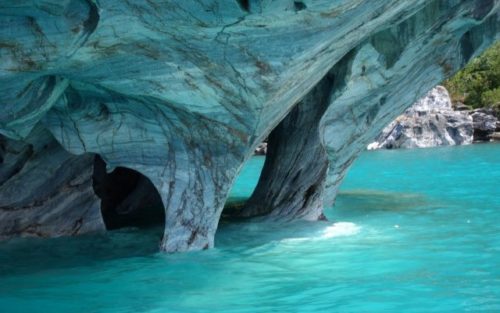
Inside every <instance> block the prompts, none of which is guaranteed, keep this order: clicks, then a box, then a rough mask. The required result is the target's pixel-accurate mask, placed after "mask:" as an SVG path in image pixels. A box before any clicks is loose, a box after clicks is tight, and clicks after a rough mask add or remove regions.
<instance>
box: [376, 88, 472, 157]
mask: <svg viewBox="0 0 500 313" xmlns="http://www.w3.org/2000/svg"><path fill="white" fill-rule="evenodd" d="M473 132H474V129H473V123H472V117H471V116H470V115H469V114H468V112H466V111H453V108H452V104H451V99H450V95H449V94H448V91H447V90H446V88H444V87H443V86H437V87H435V88H433V89H432V90H431V91H429V93H428V94H427V95H426V96H425V97H423V98H422V99H420V100H419V101H417V102H416V103H415V104H413V105H412V106H411V107H410V108H408V109H407V110H406V111H405V112H404V113H403V114H402V115H400V116H398V117H397V118H396V119H395V120H394V121H392V122H391V123H390V124H389V125H387V127H385V128H384V130H383V131H382V133H381V134H380V135H379V136H378V137H377V138H376V140H375V141H374V142H372V143H370V144H369V145H368V150H372V149H398V148H426V147H435V146H454V145H467V144H471V143H472V136H473Z"/></svg>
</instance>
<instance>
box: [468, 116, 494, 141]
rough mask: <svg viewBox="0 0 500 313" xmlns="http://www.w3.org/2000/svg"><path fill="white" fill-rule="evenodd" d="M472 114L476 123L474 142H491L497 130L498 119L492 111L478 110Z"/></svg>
mask: <svg viewBox="0 0 500 313" xmlns="http://www.w3.org/2000/svg"><path fill="white" fill-rule="evenodd" d="M470 113H471V117H472V120H473V122H474V141H490V140H491V139H493V137H494V135H493V134H494V133H495V131H496V130H497V128H498V127H497V123H498V119H497V118H496V116H495V115H494V112H493V111H492V110H488V109H476V110H474V111H472V112H470Z"/></svg>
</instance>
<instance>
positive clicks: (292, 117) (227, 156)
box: [0, 0, 500, 252]
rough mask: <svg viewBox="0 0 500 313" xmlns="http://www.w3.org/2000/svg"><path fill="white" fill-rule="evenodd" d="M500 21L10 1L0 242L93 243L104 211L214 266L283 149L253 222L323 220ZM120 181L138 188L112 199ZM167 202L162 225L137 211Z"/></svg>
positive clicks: (227, 6)
mask: <svg viewBox="0 0 500 313" xmlns="http://www.w3.org/2000/svg"><path fill="white" fill-rule="evenodd" d="M498 11H499V4H498V2H497V1H492V0H465V1H453V0H433V1H419V0H417V1H415V0H411V1H410V0H404V1H401V0H397V1H396V0H381V1H368V0H365V1H354V2H353V1H343V0H340V1H302V2H300V3H298V2H297V1H290V0H281V1H263V0H262V1H260V0H255V1H249V2H245V3H243V2H241V1H217V0H209V1H203V2H200V1H196V0H186V1H174V0H172V1H163V2H161V3H155V2H153V1H138V0H137V1H136V0H131V1H87V0H74V1H66V2H61V1H55V0H47V1H43V4H41V3H36V1H35V2H33V3H32V2H27V3H25V2H22V3H18V2H16V1H10V2H9V1H7V2H6V3H3V4H1V5H0V25H2V27H0V56H1V60H2V62H1V63H0V101H1V102H2V103H3V104H4V106H3V108H2V110H0V133H1V134H2V135H3V137H2V142H3V146H2V151H3V152H2V153H3V156H2V158H3V160H8V161H2V163H1V164H0V173H7V174H2V175H3V176H2V177H3V178H2V181H1V182H0V185H1V187H2V188H1V189H0V195H1V202H0V214H2V215H1V216H0V232H1V233H2V234H4V235H2V236H3V237H4V238H6V237H9V236H12V235H19V234H27V233H37V234H39V235H43V236H53V235H60V234H73V233H81V232H83V231H87V230H88V231H90V230H100V229H103V228H104V223H103V220H102V218H101V215H100V214H101V213H100V212H101V211H102V212H103V213H102V216H104V217H109V216H112V217H113V216H114V217H115V218H116V216H121V215H123V214H126V213H127V212H130V214H131V215H130V216H131V217H132V216H135V215H134V214H135V213H134V212H141V211H142V212H145V211H147V212H149V213H148V214H146V215H147V216H150V217H151V218H152V219H161V218H163V219H164V221H163V222H164V225H165V230H164V236H163V240H162V243H161V249H162V250H164V251H168V252H175V251H187V250H199V249H206V248H210V247H212V246H213V244H214V234H215V231H216V229H217V225H218V221H219V218H220V216H221V212H222V209H223V206H224V202H225V200H226V198H227V196H228V193H229V190H230V188H231V185H232V183H233V181H234V180H235V177H236V176H237V174H238V172H239V171H240V169H241V168H242V166H243V164H244V163H245V161H246V160H247V159H248V158H249V157H251V155H252V154H253V152H254V150H255V148H256V147H257V145H258V144H259V143H260V142H261V141H262V140H263V139H264V138H266V137H268V136H269V143H268V150H269V160H268V161H267V162H266V169H265V172H264V175H262V178H261V182H260V183H259V187H258V188H257V190H256V191H255V194H254V196H252V199H251V200H250V201H249V202H248V204H247V205H246V207H245V208H243V209H242V210H241V211H240V214H241V215H242V216H247V217H253V216H262V215H265V216H270V217H272V218H273V219H285V220H289V219H294V218H306V219H313V220H315V219H318V218H321V216H322V214H321V211H322V207H323V205H331V204H332V203H333V201H334V199H335V195H336V190H337V189H338V186H339V184H340V183H341V181H342V179H343V177H344V176H345V173H346V171H347V169H348V168H349V166H350V164H351V163H352V162H353V161H354V160H355V158H356V157H357V155H358V154H359V153H360V152H361V151H362V150H363V149H364V148H365V147H366V145H367V144H368V143H369V142H370V141H371V140H373V138H374V137H375V136H376V135H377V134H378V133H379V132H380V131H381V130H382V129H383V127H384V126H385V125H387V124H388V123H389V122H390V121H391V120H393V119H394V118H395V117H396V116H398V115H399V114H401V113H402V112H403V111H404V110H405V109H406V108H407V107H408V106H410V105H411V104H412V103H414V102H415V101H416V100H417V99H419V98H420V97H422V96H423V95H424V94H425V93H426V92H427V91H428V90H430V89H431V88H432V87H434V86H435V85H437V84H438V83H439V82H440V81H442V80H443V79H444V78H446V77H449V76H450V75H452V74H453V73H454V72H455V71H456V70H458V69H459V68H461V67H463V66H464V65H465V64H466V63H467V62H468V61H469V60H470V59H471V58H472V57H474V56H475V55H477V54H478V53H479V52H481V51H483V50H484V49H485V48H486V47H488V45H490V44H491V43H492V42H493V41H494V40H496V39H497V38H498V33H499V26H500V22H499V15H498ZM273 129H274V130H273ZM37 134H44V135H43V136H47V137H43V136H42V135H37ZM33 136H35V137H33ZM40 136H42V137H43V138H47V139H36V138H39V137H40ZM49 138H50V139H49ZM45 141H50V142H51V147H53V149H54V152H50V153H49V154H50V157H48V156H47V155H46V154H45V152H44V151H45V150H44V148H43V145H41V146H40V143H42V142H45ZM4 147H13V148H8V149H5V148H4ZM14 147H15V148H14ZM30 147H31V148H30ZM96 156H98V157H99V158H100V159H101V160H102V162H103V163H99V162H100V161H98V162H97V163H96V161H95V158H96ZM22 164H24V166H23V165H22ZM18 165H19V166H18ZM61 166H62V167H61ZM103 166H104V167H103ZM104 168H105V170H104ZM115 170H117V171H118V172H114V171H115ZM129 170H130V171H133V172H129ZM122 171H124V172H122ZM104 172H106V173H104ZM120 172H122V174H119V173H120ZM30 173H33V174H30ZM113 173H114V174H113ZM94 174H95V175H94ZM139 174H140V176H138V175H139ZM121 175H123V176H121ZM117 176H118V177H125V180H126V181H125V182H124V183H123V186H121V187H119V188H101V187H102V186H101V187H99V186H100V185H99V184H100V183H102V182H111V183H112V184H121V182H120V180H119V179H118V180H116V179H115V177H117ZM105 184H106V183H105ZM93 187H96V188H95V189H94V188H93ZM153 187H154V188H153ZM153 189H154V190H155V191H156V192H157V193H158V194H157V195H154V196H151V193H153V194H154V192H153V191H152V190H153ZM103 190H108V191H109V192H110V193H114V192H115V191H113V190H118V194H119V195H118V196H116V195H115V196H113V195H108V196H106V195H103V194H102V191H103ZM120 193H126V194H120ZM99 194H100V197H101V198H100V197H99V196H98V195H99ZM20 195H21V196H20ZM100 199H101V200H100ZM160 200H161V201H160ZM160 202H161V204H162V206H163V209H164V212H163V214H158V212H155V211H154V210H149V209H144V210H142V209H138V206H139V204H140V203H150V204H151V205H148V206H149V207H153V206H157V204H158V203H160ZM104 207H106V208H105V209H103V208H104ZM109 208H111V213H110V211H109V210H110V209H109ZM22 210H25V211H24V212H25V213H21V212H23V211H22ZM130 220H136V218H131V219H130ZM146 220H147V218H146ZM120 221H122V222H119V223H118V225H120V224H121V223H122V224H127V223H129V222H128V221H127V219H126V218H124V217H123V216H121V217H120ZM106 224H107V225H110V223H109V221H108V222H106ZM47 225H49V226H47ZM113 227H114V226H113ZM118 227H119V226H118Z"/></svg>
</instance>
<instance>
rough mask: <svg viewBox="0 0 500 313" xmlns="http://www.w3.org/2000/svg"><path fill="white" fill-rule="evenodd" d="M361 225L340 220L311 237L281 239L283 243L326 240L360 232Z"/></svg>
mask: <svg viewBox="0 0 500 313" xmlns="http://www.w3.org/2000/svg"><path fill="white" fill-rule="evenodd" d="M360 230H361V227H359V226H358V225H356V224H354V223H350V222H338V223H333V224H332V225H330V226H328V227H326V228H325V229H324V230H323V231H322V232H320V233H319V234H317V235H315V236H311V237H298V238H287V239H283V240H280V242H281V243H297V242H304V241H317V240H325V239H330V238H335V237H347V236H353V235H356V234H358V233H359V231H360Z"/></svg>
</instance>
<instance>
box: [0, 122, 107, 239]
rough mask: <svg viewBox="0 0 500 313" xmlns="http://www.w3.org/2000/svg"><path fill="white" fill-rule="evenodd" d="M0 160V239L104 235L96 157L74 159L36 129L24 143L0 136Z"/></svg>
mask: <svg viewBox="0 0 500 313" xmlns="http://www.w3.org/2000/svg"><path fill="white" fill-rule="evenodd" d="M0 160H1V162H0V164H1V166H0V195H1V196H0V239H6V238H11V237H17V236H32V237H54V236H62V235H79V234H84V233H88V232H96V231H103V230H105V227H104V223H103V220H102V217H101V209H100V204H101V201H100V199H99V198H98V197H97V196H96V195H95V194H94V190H93V188H92V174H93V168H94V167H93V164H94V155H91V154H85V155H72V154H70V153H68V152H67V151H65V150H64V149H63V148H62V147H61V146H60V145H59V143H58V142H57V141H56V140H54V138H53V137H52V135H51V134H50V133H49V132H47V131H46V130H44V129H43V128H41V127H36V128H35V129H33V131H32V132H31V133H30V134H29V136H28V137H27V138H26V139H24V140H23V141H15V140H11V139H7V138H5V137H4V136H0Z"/></svg>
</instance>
